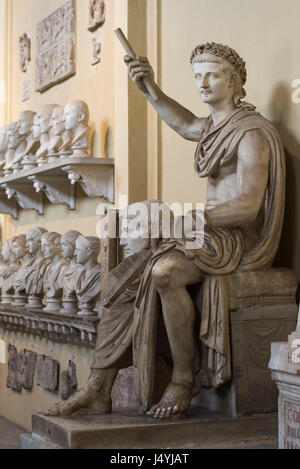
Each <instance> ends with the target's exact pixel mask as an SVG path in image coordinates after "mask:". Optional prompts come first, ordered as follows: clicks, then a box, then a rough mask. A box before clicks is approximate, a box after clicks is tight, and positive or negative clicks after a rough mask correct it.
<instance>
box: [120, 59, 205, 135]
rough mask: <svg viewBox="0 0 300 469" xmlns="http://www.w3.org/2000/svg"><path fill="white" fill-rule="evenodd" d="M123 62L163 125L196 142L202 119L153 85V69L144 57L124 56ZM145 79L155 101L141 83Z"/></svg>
mask: <svg viewBox="0 0 300 469" xmlns="http://www.w3.org/2000/svg"><path fill="white" fill-rule="evenodd" d="M124 60H125V63H126V64H127V66H128V72H129V75H130V78H131V80H132V81H133V83H135V85H136V86H137V87H138V88H139V89H140V90H141V92H142V93H143V95H144V96H145V98H147V100H148V101H149V102H150V103H151V104H152V106H153V107H154V108H155V110H156V111H157V113H158V114H159V116H160V117H161V118H162V119H163V120H164V121H165V123H166V124H168V125H169V126H170V127H171V129H173V130H175V132H177V133H178V134H179V135H181V137H183V138H185V139H186V140H193V141H198V140H199V134H200V130H201V127H202V123H203V120H204V119H203V118H199V117H196V116H195V115H194V114H193V113H192V112H190V111H189V110H188V109H186V108H185V107H183V106H181V104H179V103H177V102H176V101H174V100H173V99H171V98H169V97H168V96H167V95H165V94H164V93H163V91H162V90H161V89H160V88H159V87H158V86H157V84H156V83H155V79H154V73H153V69H152V67H151V65H150V64H149V61H148V59H147V58H146V57H137V59H132V58H131V57H129V56H128V55H126V56H125V59H124ZM146 77H148V79H149V80H150V81H151V83H152V86H153V88H154V89H155V92H156V94H157V96H158V98H159V99H158V100H157V101H154V100H153V99H152V98H151V96H150V94H149V93H148V90H147V88H146V87H145V85H144V83H143V79H144V78H146Z"/></svg>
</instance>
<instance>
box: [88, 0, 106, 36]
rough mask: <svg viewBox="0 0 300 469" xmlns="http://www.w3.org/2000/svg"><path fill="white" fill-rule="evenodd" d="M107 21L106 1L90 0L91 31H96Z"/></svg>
mask: <svg viewBox="0 0 300 469" xmlns="http://www.w3.org/2000/svg"><path fill="white" fill-rule="evenodd" d="M104 22H105V2H104V1H103V0H90V4H89V26H88V30H89V31H95V30H96V29H97V28H99V26H101V25H102V24H103V23H104Z"/></svg>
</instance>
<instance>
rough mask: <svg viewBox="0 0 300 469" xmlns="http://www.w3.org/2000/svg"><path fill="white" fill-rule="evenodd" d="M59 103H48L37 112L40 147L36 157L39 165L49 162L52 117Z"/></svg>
mask: <svg viewBox="0 0 300 469" xmlns="http://www.w3.org/2000/svg"><path fill="white" fill-rule="evenodd" d="M56 107H57V104H46V105H45V106H43V107H42V108H41V109H40V111H39V112H38V114H37V120H38V123H39V126H40V137H39V138H40V148H39V149H38V151H37V153H36V155H35V157H36V160H37V164H38V166H41V165H43V164H45V163H47V156H48V151H49V144H50V139H51V117H52V113H53V111H54V109H55V108H56Z"/></svg>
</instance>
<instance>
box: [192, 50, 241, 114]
mask: <svg viewBox="0 0 300 469" xmlns="http://www.w3.org/2000/svg"><path fill="white" fill-rule="evenodd" d="M197 62H213V63H220V64H223V65H225V68H227V67H226V65H228V68H229V70H231V71H234V72H236V73H237V76H238V81H237V83H236V88H237V92H236V95H235V98H234V100H235V104H236V105H237V106H241V105H243V104H242V103H241V102H240V100H241V99H242V98H244V97H245V96H246V91H245V90H244V88H243V86H244V85H245V83H246V81H247V70H246V62H245V61H244V60H243V59H242V58H241V57H240V56H239V54H238V53H237V52H236V51H235V50H234V49H232V48H231V47H229V46H226V45H223V44H217V43H216V42H207V43H206V44H199V45H198V46H197V47H195V49H193V51H192V53H191V58H190V63H191V64H192V65H193V64H194V63H197ZM245 105H248V103H245Z"/></svg>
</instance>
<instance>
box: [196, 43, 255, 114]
mask: <svg viewBox="0 0 300 469" xmlns="http://www.w3.org/2000/svg"><path fill="white" fill-rule="evenodd" d="M190 62H191V64H192V68H193V71H194V75H195V79H196V86H197V89H198V91H199V93H200V96H201V98H202V100H203V102H205V103H207V104H212V105H213V104H215V103H218V102H222V101H223V102H224V103H226V102H230V101H232V102H234V104H235V105H236V106H238V105H239V104H240V100H241V99H242V98H244V97H245V96H246V92H245V90H244V88H243V86H244V84H245V83H246V80H247V72H246V64H245V62H244V60H243V59H242V58H241V57H240V56H239V55H238V53H237V52H236V51H235V50H234V49H231V48H230V47H228V46H225V45H223V44H216V43H214V42H211V43H209V42H208V43H206V44H201V45H199V46H197V47H196V48H195V49H194V50H193V51H192V54H191V59H190Z"/></svg>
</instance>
